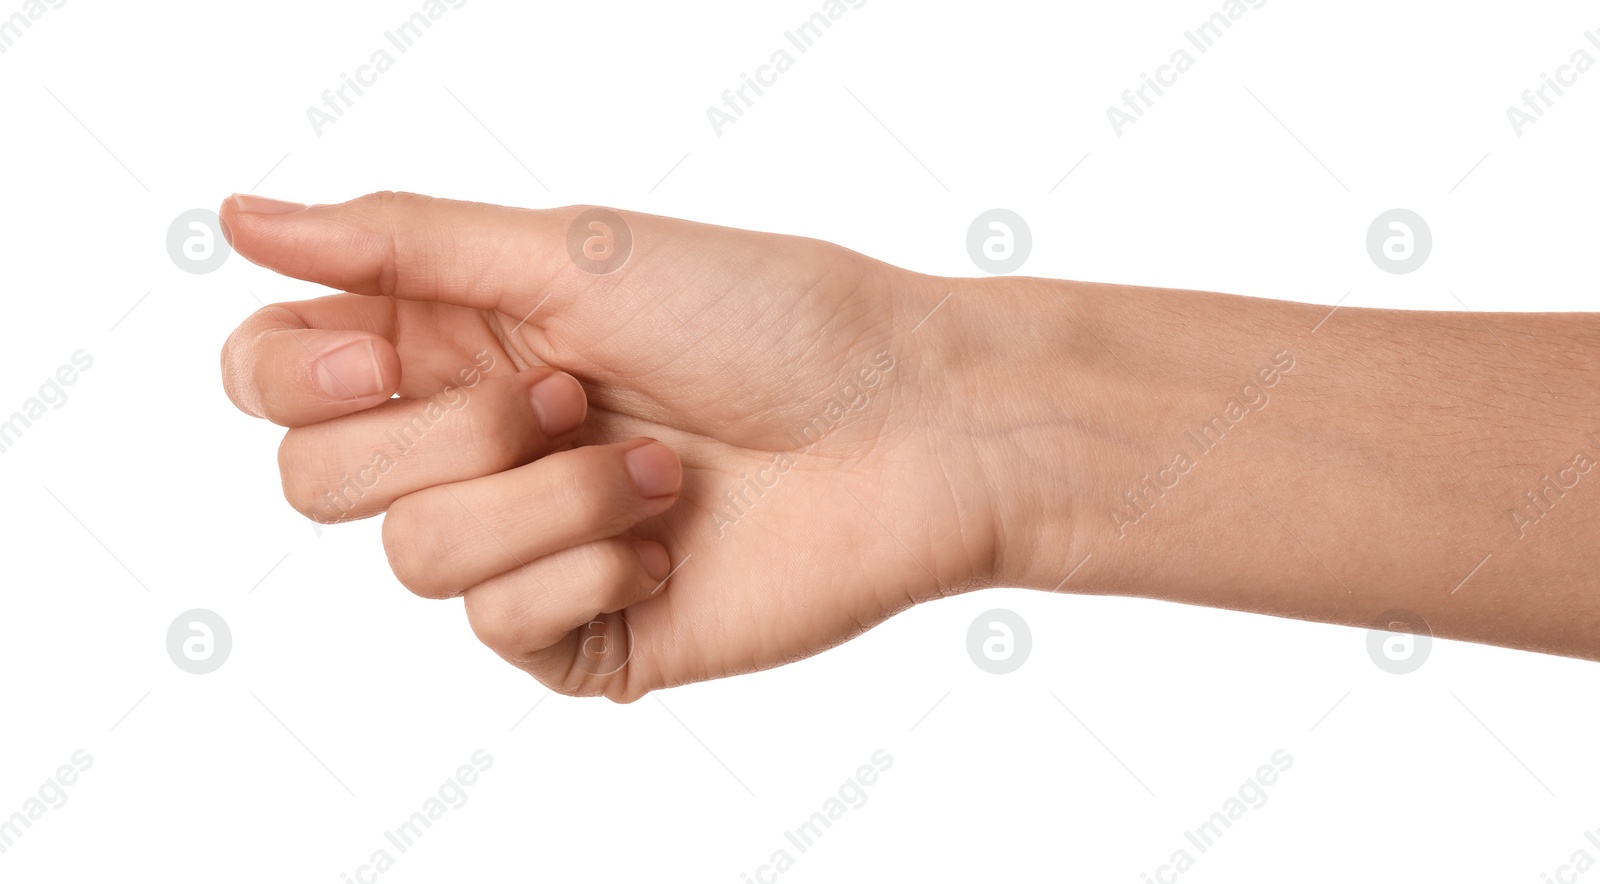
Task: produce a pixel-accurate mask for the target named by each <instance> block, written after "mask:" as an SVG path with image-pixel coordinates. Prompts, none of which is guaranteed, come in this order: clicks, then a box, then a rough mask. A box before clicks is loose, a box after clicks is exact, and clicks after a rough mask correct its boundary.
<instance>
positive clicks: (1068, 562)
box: [221, 194, 1600, 702]
mask: <svg viewBox="0 0 1600 884" xmlns="http://www.w3.org/2000/svg"><path fill="white" fill-rule="evenodd" d="M584 208H585V207H569V208H562V209H549V210H525V209H511V208H503V207H498V206H490V205H483V204H477V203H465V202H455V201H448V200H438V199H431V198H428V197H422V196H416V195H411V194H373V195H371V196H367V197H363V198H361V199H357V200H353V201H351V202H348V203H342V204H336V205H327V206H314V207H309V208H307V207H297V206H294V205H291V204H276V203H274V202H273V201H261V200H260V199H259V198H249V197H245V198H230V199H229V200H227V201H225V202H224V204H223V206H222V209H221V215H222V219H223V222H224V224H225V226H226V229H227V231H228V233H229V239H230V241H231V242H232V244H233V246H234V248H235V249H236V250H237V251H239V252H240V253H241V254H242V255H244V256H245V257H246V258H249V259H250V260H252V261H255V262H256V263H258V264H261V265H262V266H265V267H268V268H270V269H272V270H275V271H277V272H279V273H283V274H286V275H288V276H292V277H296V278H299V279H305V280H309V281H312V282H316V283H320V284H322V285H326V286H330V287H332V288H334V289H337V290H340V291H341V292H343V294H336V295H332V296H328V297H323V298H317V299H314V300H310V301H302V302H297V303H294V304H283V305H274V306H273V307H269V308H267V309H265V310H262V311H259V312H258V313H257V314H255V315H254V316H252V317H250V318H249V319H247V320H246V321H245V322H244V323H243V324H242V325H241V326H240V327H239V329H238V330H237V331H236V332H235V333H234V334H233V335H232V336H231V337H230V338H229V340H228V342H227V344H226V346H225V347H224V350H223V354H222V366H223V379H224V384H225V387H226V389H227V391H228V394H229V396H230V398H231V399H232V400H233V401H234V402H235V403H236V404H237V405H238V406H239V407H240V408H241V409H243V410H244V411H246V412H247V413H250V414H253V415H257V416H260V417H265V418H268V419H270V420H273V421H275V422H276V423H279V424H282V425H284V426H286V427H289V432H288V433H287V435H286V436H285V439H284V444H283V446H282V448H281V449H280V457H279V463H280V468H281V471H282V474H283V480H284V491H285V494H286V496H287V497H288V499H289V501H290V503H291V504H293V505H294V506H295V507H296V508H297V509H298V510H300V511H301V512H303V513H305V514H306V515H308V516H310V517H311V518H314V519H318V520H321V521H337V520H343V519H349V518H362V517H366V516H371V515H376V514H379V513H386V516H385V522H384V543H385V547H386V549H387V551H388V553H389V559H390V562H391V565H392V566H393V569H394V572H395V574H396V576H397V577H398V578H399V580H400V582H401V583H403V584H404V585H406V586H407V587H408V588H410V589H411V590H412V591H414V592H417V593H418V594H421V595H425V596H428V597H434V598H446V597H454V596H458V595H459V596H461V597H463V598H464V600H465V607H466V611H467V615H468V619H469V621H470V623H471V625H472V628H473V630H474V631H475V632H476V634H477V635H478V637H479V638H480V639H481V640H482V641H483V642H484V643H485V644H487V645H488V646H489V647H490V648H491V649H493V650H494V651H495V652H496V653H498V654H500V655H501V656H502V657H504V658H505V659H507V660H508V661H510V662H512V663H514V664H515V665H517V666H519V667H521V668H523V669H525V670H527V671H528V672H530V673H531V674H532V675H534V676H535V677H536V678H538V679H539V680H540V681H542V682H544V683H545V684H547V685H549V686H550V687H551V688H552V689H554V690H557V691H560V692H563V693H568V694H577V695H604V696H606V697H609V698H611V699H613V700H616V701H620V702H631V701H632V700H635V699H638V698H639V697H642V696H644V695H645V694H646V693H648V692H650V691H652V690H655V689H657V688H662V687H669V686H673V685H679V684H685V683H689V682H695V681H701V680H705V679H711V678H718V677H722V676H727V675H732V674H736V673H742V672H749V671H753V670H758V669H763V668H768V667H772V666H777V665H781V664H783V663H786V662H790V661H793V660H797V659H800V658H803V657H806V656H809V655H811V654H814V653H817V652H819V651H822V650H824V649H826V648H829V647H832V646H834V645H836V644H839V643H841V642H843V641H846V640H847V639H849V638H851V637H853V636H855V635H858V634H860V633H861V632H863V631H865V630H866V629H869V628H871V627H872V626H874V625H876V624H877V623H880V622H882V621H883V620H885V619H887V618H888V617H890V616H892V615H893V614H895V613H897V612H899V611H901V610H904V609H905V608H907V607H909V606H911V605H913V604H916V603H919V602H923V601H928V600H931V599H935V598H939V597H942V596H945V595H949V594H954V593H959V592H964V591H968V590H972V589H979V588H983V587H988V586H1021V587H1032V588H1040V589H1045V590H1051V589H1057V590H1060V591H1064V592H1093V593H1111V594H1119V595H1137V596H1147V597H1152V598H1165V599H1171V600H1176V601H1182V602H1187V603H1193V604H1202V605H1211V606H1218V607H1227V608H1234V609H1239V610H1246V611H1257V612H1262V613H1268V614H1276V615H1280V616H1288V617H1298V618H1304V619H1312V620H1324V621H1329V622H1335V623H1346V624H1352V625H1360V626H1371V625H1375V621H1376V620H1377V619H1378V618H1380V617H1383V618H1386V619H1385V620H1384V623H1390V622H1393V620H1392V617H1389V613H1388V612H1391V611H1393V610H1396V609H1398V610H1401V611H1405V612H1409V613H1410V614H1414V615H1418V616H1420V618H1421V620H1422V622H1424V623H1425V624H1426V626H1427V628H1429V629H1430V630H1431V631H1432V632H1433V633H1434V634H1435V635H1439V636H1444V637H1451V638H1461V639H1466V640H1471V641H1478V642H1486V643H1492V644H1501V645H1507V646H1512V647H1519V648H1527V649H1531V650H1538V651H1545V652H1549V653H1556V654H1565V655H1571V656H1578V657H1585V658H1589V659H1600V630H1597V629H1596V628H1595V626H1596V624H1597V623H1600V593H1596V592H1594V591H1593V588H1594V585H1595V578H1596V576H1597V575H1600V544H1595V543H1594V542H1593V538H1594V536H1595V529H1596V527H1597V525H1600V517H1597V515H1596V513H1600V502H1597V501H1592V500H1590V499H1589V498H1590V497H1591V496H1593V497H1597V498H1600V471H1595V472H1592V473H1591V472H1590V471H1589V469H1588V466H1584V464H1588V465H1589V466H1592V465H1593V463H1594V462H1595V460H1600V394H1597V393H1596V392H1595V386H1594V384H1593V382H1592V378H1593V376H1594V372H1595V371H1596V369H1597V368H1600V321H1597V320H1596V318H1595V317H1594V316H1593V315H1590V314H1474V313H1465V312H1453V313H1420V312H1406V311H1391V310H1366V309H1355V308H1342V309H1339V310H1336V311H1334V312H1333V313H1332V314H1331V315H1329V311H1328V309H1327V308H1325V307H1316V306H1310V305H1302V304H1294V303H1288V302H1277V301H1267V300H1260V299H1253V298H1241V297H1236V296H1231V295H1219V294H1211V293H1200V292H1181V291H1172V290H1161V289H1141V288H1133V287H1121V286H1107V285H1096V284H1087V283H1076V282H1062V281H1052V280H1041V279H1025V278H1011V277H1007V278H997V279H985V280H977V279H945V278H939V277H932V276H926V275H923V274H918V273H913V272H911V271H907V270H902V269H900V268H896V267H892V266H890V265H887V264H884V263H882V262H878V261H875V260H872V259H870V258H867V257H864V256H862V255H860V254H857V253H855V252H851V251H849V250H847V249H843V248H841V247H838V246H834V245H831V244H828V243H823V242H818V241H815V240H808V239H800V238H795V237H787V236H778V235H772V234H762V233H754V232H749V231H743V230H734V229H727V228H720V227H712V226H707V225H701V224H695V223H690V222H685V221H677V220H673V219H668V218H660V217H655V216H649V215H641V214H634V213H626V214H624V215H623V216H622V217H623V218H625V220H626V225H627V228H628V229H629V230H630V231H631V234H632V239H633V248H632V253H631V254H630V255H629V256H628V258H627V260H626V261H625V262H624V263H623V264H622V265H621V267H620V268H618V269H615V270H612V271H611V272H608V273H594V272H591V271H590V270H585V269H584V268H583V267H581V266H579V264H578V263H577V262H576V261H575V260H574V258H573V257H571V256H570V255H569V252H568V247H567V243H568V231H569V227H570V226H571V225H572V222H573V221H574V219H576V218H577V217H578V215H579V214H580V213H581V212H582V211H584ZM347 344H353V345H354V346H353V347H351V348H350V349H348V350H346V351H345V355H346V356H348V357H350V358H336V357H334V356H331V355H329V354H331V353H332V352H333V351H334V350H336V349H338V348H339V347H341V346H342V345H347ZM352 354H353V355H352ZM541 381H544V382H547V383H543V384H541V383H540V382H541ZM536 385H537V386H536ZM395 394H398V398H391V397H394V396H395ZM535 401H537V402H538V405H537V406H535V404H534V402H535ZM1206 427H1209V429H1206ZM397 431H399V432H398V433H397ZM408 434H409V435H408ZM1588 434H1596V435H1595V436H1594V437H1593V438H1592V440H1591V438H1590V436H1589V435H1588ZM396 438H402V439H405V440H407V441H406V443H405V444H404V445H401V446H397V445H396V444H395V443H394V440H395V439H396ZM650 440H655V441H650ZM375 452H384V455H382V456H375ZM1584 452H1588V454H1589V455H1592V457H1593V458H1594V459H1592V460H1584V459H1583V458H1582V457H1581V456H1582V455H1583V454H1584ZM1547 473H1548V474H1549V476H1550V478H1549V480H1546V479H1545V478H1544V476H1545V474H1547ZM352 483H353V484H352ZM369 483H370V484H369ZM1541 488H1542V489H1543V490H1542V491H1541V490H1539V489H1541ZM340 489H343V491H340ZM1529 491H1535V492H1536V494H1535V497H1534V498H1530V497H1528V496H1527V492H1529ZM1535 498H1537V499H1535ZM1539 501H1544V503H1543V504H1541V503H1540V502H1539ZM1518 512H1520V513H1521V516H1520V517H1519V516H1518V515H1517V513H1518ZM1069 575H1070V578H1069ZM1413 625H1415V624H1413Z"/></svg>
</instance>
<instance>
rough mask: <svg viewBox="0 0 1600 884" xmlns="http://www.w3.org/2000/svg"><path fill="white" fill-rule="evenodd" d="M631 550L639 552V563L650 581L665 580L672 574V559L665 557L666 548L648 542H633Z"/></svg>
mask: <svg viewBox="0 0 1600 884" xmlns="http://www.w3.org/2000/svg"><path fill="white" fill-rule="evenodd" d="M633 548H634V549H636V550H638V551H639V561H640V562H641V563H643V564H644V573H646V574H649V575H650V579H651V580H665V579H667V575H668V574H671V573H672V559H671V558H670V557H668V556H667V548H666V547H664V546H662V545H661V544H659V543H654V542H652V541H649V540H635V541H634V542H633Z"/></svg>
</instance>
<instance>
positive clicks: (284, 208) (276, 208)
mask: <svg viewBox="0 0 1600 884" xmlns="http://www.w3.org/2000/svg"><path fill="white" fill-rule="evenodd" d="M233 207H234V208H236V209H238V210H239V211H241V212H255V213H256V214H258V215H287V214H289V213H290V212H298V211H300V210H301V209H304V208H306V205H305V203H291V202H288V201H287V200H275V199H272V198H271V197H265V196H255V195H254V194H249V193H236V194H234V195H233Z"/></svg>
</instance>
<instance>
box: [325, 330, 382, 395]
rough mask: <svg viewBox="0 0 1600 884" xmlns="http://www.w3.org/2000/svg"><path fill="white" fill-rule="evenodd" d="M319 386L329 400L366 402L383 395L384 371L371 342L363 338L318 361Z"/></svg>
mask: <svg viewBox="0 0 1600 884" xmlns="http://www.w3.org/2000/svg"><path fill="white" fill-rule="evenodd" d="M316 375H317V385H318V386H320V387H321V388H322V392H323V393H325V394H327V395H328V397H329V398H330V399H335V400H348V399H365V398H367V397H368V396H375V395H377V394H378V393H382V392H383V368H382V366H380V365H379V364H378V354H377V353H376V352H374V351H373V349H372V339H371V338H362V339H360V340H356V341H351V342H350V343H348V344H345V345H343V346H340V347H336V348H334V349H332V350H329V351H328V352H326V353H324V354H322V355H321V356H320V357H318V358H317V369H316Z"/></svg>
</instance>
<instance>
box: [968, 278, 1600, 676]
mask: <svg viewBox="0 0 1600 884" xmlns="http://www.w3.org/2000/svg"><path fill="white" fill-rule="evenodd" d="M1006 283H1007V284H1008V286H1009V290H1008V293H1007V294H1006V295H1005V296H1004V297H1005V302H1004V303H1005V306H1006V307H1007V308H1009V309H1010V310H1014V311H1021V313H1020V315H1023V316H1026V317H1027V319H1026V320H1025V322H1026V324H1027V326H1028V328H1027V329H1025V330H1023V331H1021V332H1020V333H1019V334H1017V335H1016V336H1015V337H1016V339H1017V346H1015V347H1014V349H1013V355H1012V356H1011V357H997V358H1001V359H1004V358H1009V359H1010V361H1011V363H1012V364H1011V365H1010V366H1009V369H1008V372H1009V374H1010V375H1011V377H1014V378H1017V379H1019V380H1018V383H1017V384H1016V387H1017V389H1016V390H1015V391H1013V394H1012V395H1013V396H1020V397H1025V398H1027V399H1029V400H1031V402H1032V411H1031V414H1032V415H1033V417H1032V418H1031V419H1030V420H1029V421H1027V422H1025V423H1018V424H1014V425H1009V426H1005V427H1004V428H1003V429H1001V430H1000V431H998V432H996V433H995V434H994V435H995V439H994V441H996V442H998V443H1000V444H1001V445H1002V446H1015V447H1017V448H1018V449H1020V450H1019V451H1017V452H1016V453H1013V454H1009V455H1007V456H1005V457H1003V458H1000V459H1001V460H1006V459H1009V460H1010V461H1011V463H1010V464H1009V468H1010V469H1011V470H1013V471H1014V472H1015V474H1016V476H1017V481H1016V484H1015V485H1014V486H1012V487H1014V488H1016V489H1017V491H1016V494H1017V495H1018V499H1019V501H1021V502H1022V503H1020V504H1019V506H1018V508H1017V512H1014V513H1011V514H1010V515H1009V517H1008V519H1007V521H1006V524H1007V526H1008V527H1007V534H1008V536H1007V537H1006V538H1004V539H1003V540H1002V542H1001V547H1000V550H1001V552H1000V557H1001V565H1000V567H998V568H997V573H1000V574H1003V575H1005V576H1006V578H1007V579H1009V580H1011V581H1014V582H1015V583H1016V584H1018V585H1025V586H1033V587H1040V588H1045V589H1050V588H1055V587H1057V586H1058V584H1059V588H1060V589H1061V590H1062V591H1072V592H1095V593H1112V594H1119V595H1136V596H1147V597H1155V598H1166V599H1172V600H1176V601H1182V602H1188V603H1194V604H1202V605H1209V606H1216V607H1226V608H1234V609H1239V610H1248V611H1258V612H1263V613H1270V614H1277V615H1282V616H1291V617H1299V618H1306V619H1313V620H1324V621H1330V622H1337V623H1348V624H1354V625H1361V626H1370V625H1372V624H1373V623H1374V622H1375V621H1376V620H1377V619H1378V618H1379V617H1380V615H1383V614H1384V613H1385V612H1388V611H1391V610H1394V609H1401V610H1405V611H1409V612H1414V613H1415V614H1418V615H1420V616H1421V617H1422V618H1423V619H1424V620H1425V621H1426V623H1427V625H1428V626H1429V628H1431V630H1432V632H1433V633H1434V634H1435V635H1439V636H1444V637H1452V638H1461V639H1467V640H1472V641H1480V642H1488V643H1494V644H1503V645H1510V646H1515V647H1524V648H1529V649H1535V650H1541V651H1546V652H1551V653H1560V654H1568V655H1574V656H1582V657H1590V658H1597V659H1600V585H1597V582H1596V577H1597V576H1600V543H1597V542H1596V538H1597V537H1600V470H1597V469H1593V467H1594V466H1595V465H1596V464H1597V463H1600V397H1597V395H1596V393H1595V388H1596V384H1595V380H1596V377H1597V374H1600V317H1597V316H1596V315H1593V314H1492V313H1484V314H1479V313H1469V312H1464V311H1458V312H1417V311H1394V310H1372V309H1357V308H1348V307H1346V308H1340V309H1338V310H1335V311H1333V312H1332V313H1331V315H1330V308H1328V307H1325V306H1315V305H1304V304H1297V303H1290V302H1280V301H1269V300H1261V299H1251V298H1240V297H1236V296H1228V295H1217V294H1210V293H1200V292H1181V291H1171V290H1158V289H1139V288H1128V287H1113V286H1098V285H1086V284H1080V283H1058V282H1046V281H1042V280H1008V281H1006ZM989 284H990V285H993V284H994V283H993V282H991V283H989ZM999 306H1000V305H999V304H995V303H991V309H992V310H995V311H996V312H995V313H991V316H994V315H997V314H998V307H999ZM993 322H994V320H988V321H986V323H985V324H986V325H987V326H989V327H991V328H992V325H993ZM993 367H995V366H991V368H993ZM996 468H997V469H998V468H999V467H996ZM1530 492H1531V495H1530ZM1022 513H1027V514H1029V515H1027V516H1024V515H1022ZM1074 568H1076V569H1077V571H1076V572H1075V573H1073V569H1074ZM1069 573H1072V577H1071V579H1070V580H1068V581H1067V582H1066V583H1064V584H1061V583H1060V581H1061V580H1062V579H1063V578H1065V577H1066V576H1067V575H1068V574H1069Z"/></svg>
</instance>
